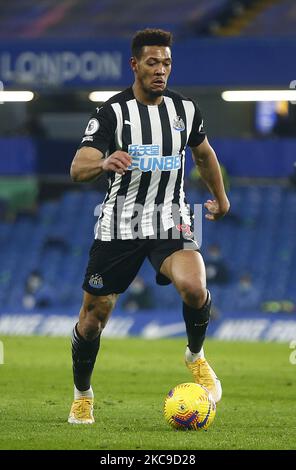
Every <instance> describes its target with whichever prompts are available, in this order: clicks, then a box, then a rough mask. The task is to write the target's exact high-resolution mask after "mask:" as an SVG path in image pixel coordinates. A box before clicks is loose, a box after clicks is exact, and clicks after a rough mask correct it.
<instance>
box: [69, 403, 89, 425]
mask: <svg viewBox="0 0 296 470" xmlns="http://www.w3.org/2000/svg"><path fill="white" fill-rule="evenodd" d="M93 405H94V401H93V399H92V398H84V397H83V398H79V399H78V400H74V401H73V403H72V406H71V410H70V414H69V418H68V423H70V424H93V423H94V422H95V419H94V415H93Z"/></svg>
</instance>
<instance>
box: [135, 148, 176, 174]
mask: <svg viewBox="0 0 296 470" xmlns="http://www.w3.org/2000/svg"><path fill="white" fill-rule="evenodd" d="M128 154H129V155H130V156H131V157H132V164H131V165H130V166H129V167H128V170H133V169H135V168H138V169H139V170H141V171H143V172H145V171H157V170H159V171H172V170H179V168H181V156H180V155H169V156H162V155H160V147H159V145H137V144H130V145H129V146H128Z"/></svg>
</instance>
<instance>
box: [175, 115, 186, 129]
mask: <svg viewBox="0 0 296 470" xmlns="http://www.w3.org/2000/svg"><path fill="white" fill-rule="evenodd" d="M173 128H174V129H175V131H184V129H185V124H184V121H183V119H182V118H181V116H176V117H175V118H174V121H173Z"/></svg>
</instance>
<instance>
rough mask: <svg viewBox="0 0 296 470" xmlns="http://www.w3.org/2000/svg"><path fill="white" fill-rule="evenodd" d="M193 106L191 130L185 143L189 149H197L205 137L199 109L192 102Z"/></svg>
mask: <svg viewBox="0 0 296 470" xmlns="http://www.w3.org/2000/svg"><path fill="white" fill-rule="evenodd" d="M193 104H194V110H195V112H194V117H193V122H192V129H191V132H190V135H189V139H188V142H187V145H189V147H197V146H198V145H200V144H201V143H202V142H203V141H204V139H205V137H206V133H205V130H204V122H203V118H202V115H201V112H200V109H199V107H198V106H197V104H196V103H194V101H193Z"/></svg>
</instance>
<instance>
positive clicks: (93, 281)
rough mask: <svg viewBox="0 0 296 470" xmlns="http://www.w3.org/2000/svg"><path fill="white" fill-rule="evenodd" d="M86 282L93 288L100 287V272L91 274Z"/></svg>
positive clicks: (101, 280) (101, 284)
mask: <svg viewBox="0 0 296 470" xmlns="http://www.w3.org/2000/svg"><path fill="white" fill-rule="evenodd" d="M88 283H89V285H90V286H91V287H93V288H94V289H101V288H102V287H103V286H104V283H103V278H102V276H101V275H100V274H92V276H90V280H89V281H88Z"/></svg>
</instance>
